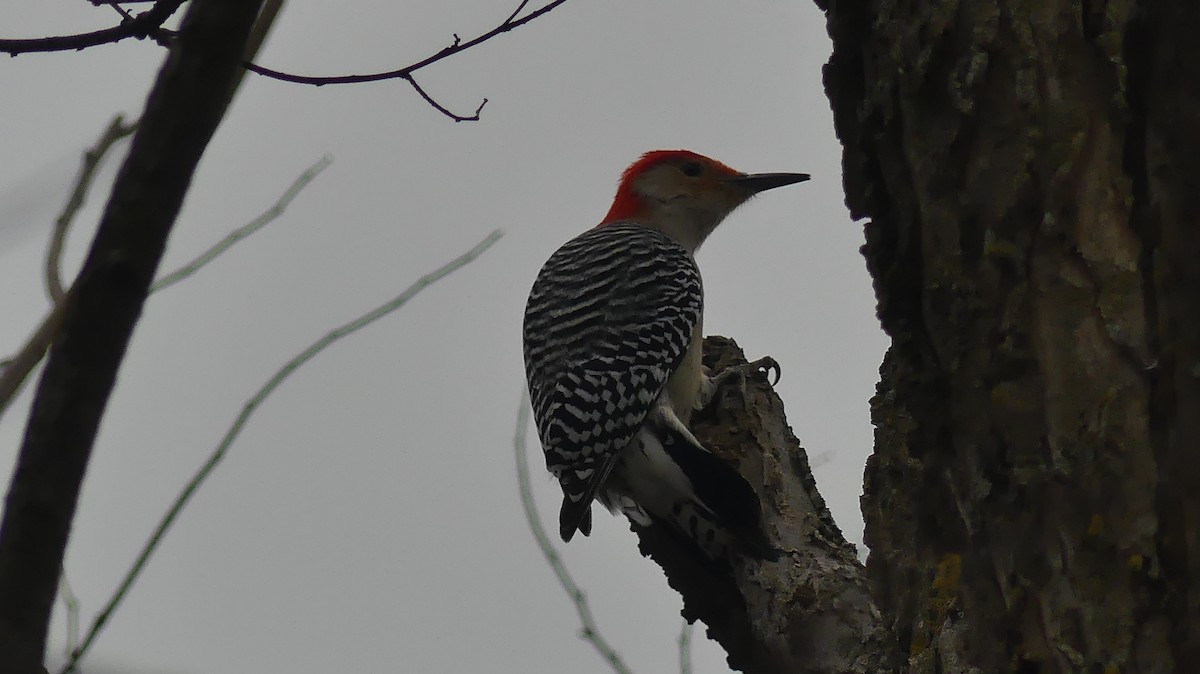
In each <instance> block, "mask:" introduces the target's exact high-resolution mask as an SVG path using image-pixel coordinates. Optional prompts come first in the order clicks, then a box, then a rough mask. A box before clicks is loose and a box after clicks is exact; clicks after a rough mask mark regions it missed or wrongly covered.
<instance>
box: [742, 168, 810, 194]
mask: <svg viewBox="0 0 1200 674" xmlns="http://www.w3.org/2000/svg"><path fill="white" fill-rule="evenodd" d="M808 178H809V175H808V174H807V173H743V174H742V175H738V176H733V177H730V178H726V179H725V182H727V183H730V184H731V185H737V186H738V187H741V188H742V189H744V190H747V191H749V192H750V193H751V194H758V193H759V192H765V191H767V190H773V189H775V188H776V187H783V186H784V185H792V184H795V183H802V182H804V181H805V180H808Z"/></svg>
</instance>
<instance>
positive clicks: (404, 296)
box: [60, 229, 503, 674]
mask: <svg viewBox="0 0 1200 674" xmlns="http://www.w3.org/2000/svg"><path fill="white" fill-rule="evenodd" d="M502 235H503V232H502V231H501V230H498V229H497V230H495V231H493V232H492V233H491V234H488V235H487V237H485V238H484V239H483V240H482V241H480V242H479V243H478V244H476V245H475V247H474V248H472V249H471V250H469V251H467V252H465V253H463V254H462V255H459V256H458V257H456V258H454V259H453V260H451V261H449V262H447V263H446V264H444V265H442V266H441V267H438V268H437V269H436V270H434V271H432V272H430V273H428V274H426V275H424V276H422V277H421V278H419V279H417V281H416V282H415V283H413V284H412V285H410V286H409V287H408V288H406V289H405V290H404V292H402V293H400V294H399V295H397V296H396V297H394V298H392V299H391V300H389V301H388V302H386V303H385V304H382V305H380V306H378V307H376V308H374V309H372V310H370V311H368V312H367V313H365V314H363V315H361V316H359V317H358V318H355V319H354V320H352V321H350V322H348V323H345V324H343V325H340V326H338V327H336V328H334V329H333V330H330V331H329V332H328V333H326V334H325V335H324V336H323V337H321V338H320V339H318V340H317V341H315V342H313V343H312V344H311V345H309V346H308V348H306V349H304V350H303V351H301V352H300V353H298V354H296V355H295V356H293V357H292V358H291V359H290V360H288V361H287V362H286V363H284V365H283V367H281V368H279V369H278V370H276V371H275V373H274V374H272V375H271V377H270V378H269V379H267V381H266V383H264V384H263V385H262V386H261V387H260V388H259V389H258V391H256V392H255V393H254V395H252V396H250V399H249V400H247V401H246V403H245V404H244V405H243V406H242V410H241V412H240V413H238V415H237V417H236V418H235V419H234V421H233V424H232V425H230V427H229V430H227V431H226V432H225V436H224V437H222V438H221V442H220V443H218V444H217V446H216V448H215V449H214V450H213V451H212V453H211V454H210V455H209V457H208V459H207V460H206V461H205V462H204V463H203V464H202V465H201V466H200V468H199V469H198V470H197V471H196V473H195V474H194V475H192V478H191V479H190V480H188V482H187V484H186V485H184V487H183V489H182V490H181V491H180V492H179V494H178V495H177V496H176V497H175V500H174V501H173V502H172V503H171V506H170V507H169V508H167V511H166V513H164V514H163V516H162V518H161V519H160V520H159V522H158V525H157V526H156V527H155V528H154V531H153V532H152V533H151V534H150V537H149V538H148V539H147V540H146V543H145V544H144V545H143V546H142V549H141V552H139V553H138V556H137V559H135V560H134V562H133V565H132V566H130V568H129V570H128V571H127V572H126V573H125V576H124V578H122V579H121V583H120V584H119V585H118V586H117V589H116V591H115V592H113V594H112V596H111V597H109V599H108V601H107V602H106V603H105V605H104V607H103V608H102V609H101V610H100V612H99V613H97V614H96V618H95V619H94V620H93V621H92V625H91V628H90V629H89V630H88V633H87V636H85V637H84V639H83V642H82V643H81V644H80V645H79V647H78V648H76V649H75V650H74V651H72V652H71V655H70V657H69V658H68V660H67V663H66V664H65V665H63V668H62V670H61V673H60V674H67V673H68V672H72V671H74V670H75V667H76V665H77V664H78V663H79V660H80V659H81V658H82V657H83V656H84V654H86V653H87V650H88V648H90V647H91V645H92V642H94V641H95V640H96V637H97V635H99V634H100V631H101V630H103V629H104V626H105V625H106V624H107V623H108V620H109V618H111V617H112V615H113V613H114V612H115V611H116V610H117V607H118V606H120V605H121V602H122V601H123V600H124V599H125V595H126V594H128V593H129V590H130V588H132V587H133V585H134V583H135V582H137V579H138V577H139V576H141V573H142V570H143V569H144V568H145V567H146V564H147V562H149V561H150V557H151V555H153V554H154V552H155V551H156V550H158V546H159V544H160V543H161V542H162V539H163V537H164V536H166V534H167V532H168V531H169V530H170V529H171V526H172V525H174V524H175V521H176V519H178V518H179V515H180V513H182V512H183V509H184V508H185V507H186V506H187V504H188V503H189V502H190V501H191V499H192V497H193V496H194V495H195V494H196V491H197V490H199V489H200V487H201V485H203V484H204V482H205V481H206V480H207V479H208V478H209V476H210V475H212V473H213V471H214V470H215V469H216V468H217V466H218V465H219V464H220V463H221V461H222V460H223V459H224V458H225V454H226V453H227V452H228V451H229V448H230V446H232V445H233V442H234V440H236V439H237V437H238V435H240V434H241V432H242V429H243V428H245V426H246V423H247V422H248V421H249V420H250V417H251V416H252V415H253V414H254V412H255V410H257V409H258V407H259V406H260V405H262V403H263V401H265V400H266V399H267V398H268V397H269V396H270V395H271V394H272V393H274V392H275V390H276V389H277V388H279V386H280V384H282V383H283V382H284V381H286V380H287V378H288V377H289V376H291V375H292V373H293V372H295V371H296V370H298V369H300V368H301V367H302V366H303V365H305V364H306V363H308V362H309V361H311V360H312V359H313V358H315V357H316V356H317V355H318V354H320V353H321V352H322V351H324V350H325V349H327V348H328V347H330V346H332V345H333V344H335V343H337V342H338V341H339V340H341V339H342V338H343V337H347V336H349V335H352V334H354V333H355V332H357V331H359V330H361V329H363V328H365V327H367V326H368V325H370V324H372V323H374V322H375V321H377V320H379V319H381V318H383V317H384V316H387V315H388V314H390V313H392V312H394V311H396V310H397V309H399V308H401V307H403V306H404V305H405V304H407V303H408V301H409V300H411V299H412V298H413V297H415V296H416V295H417V293H419V292H421V291H422V290H424V289H425V288H428V287H429V286H430V285H433V284H434V283H436V282H437V281H439V280H441V279H442V278H443V277H445V276H447V275H449V274H450V273H452V272H454V271H456V270H458V269H461V268H462V267H464V266H466V265H467V264H469V263H471V262H472V261H474V260H475V258H477V257H479V256H480V255H482V254H483V253H484V251H486V250H487V249H488V248H491V247H492V245H493V244H495V243H496V241H498V240H500V237H501V236H502Z"/></svg>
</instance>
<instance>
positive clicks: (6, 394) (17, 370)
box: [0, 301, 66, 417]
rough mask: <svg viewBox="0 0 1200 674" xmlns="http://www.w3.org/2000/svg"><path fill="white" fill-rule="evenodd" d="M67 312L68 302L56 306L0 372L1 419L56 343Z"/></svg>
mask: <svg viewBox="0 0 1200 674" xmlns="http://www.w3.org/2000/svg"><path fill="white" fill-rule="evenodd" d="M65 310H66V301H63V302H59V303H58V304H56V305H54V306H53V307H52V308H51V309H50V311H49V313H47V314H46V316H45V318H43V319H42V322H41V324H40V325H38V327H37V330H34V331H33V334H32V335H30V336H29V339H27V340H25V344H23V345H22V346H21V350H20V351H17V353H16V354H15V355H13V356H12V357H10V358H9V359H8V361H7V362H6V363H5V366H4V371H3V372H0V417H3V416H4V413H5V412H6V411H7V410H8V406H9V404H11V403H12V401H13V398H16V397H17V394H18V393H20V392H21V385H22V384H24V383H25V380H26V379H27V378H28V377H29V373H30V372H33V368H35V367H37V364H38V363H40V362H42V357H43V356H45V355H46V349H48V348H50V342H52V341H54V335H56V334H58V326H59V325H60V324H61V323H62V317H63V313H64V311H65Z"/></svg>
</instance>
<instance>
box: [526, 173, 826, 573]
mask: <svg viewBox="0 0 1200 674" xmlns="http://www.w3.org/2000/svg"><path fill="white" fill-rule="evenodd" d="M807 179H808V176H807V175H805V174H802V173H760V174H745V173H740V172H738V171H735V170H733V169H731V168H729V167H728V166H726V165H724V164H722V163H720V162H718V161H715V160H712V159H709V158H707V157H703V156H701V155H698V154H696V153H694V152H688V151H685V150H659V151H656V152H649V153H647V154H645V155H643V156H642V157H641V158H640V159H638V161H636V162H635V163H634V164H633V165H632V166H630V167H629V168H628V169H626V171H625V173H624V175H622V177H621V183H620V185H619V187H618V188H617V195H616V198H615V199H614V200H613V204H612V208H611V209H609V211H608V215H606V216H605V217H604V220H602V221H601V223H600V224H599V225H598V226H597V227H595V228H594V229H591V230H589V231H587V232H585V233H583V234H581V235H580V236H577V237H575V238H574V239H572V240H571V241H569V242H567V243H566V244H565V245H563V246H562V247H561V248H559V249H558V251H557V252H555V253H554V255H552V256H551V257H550V259H549V260H548V261H547V262H546V264H545V265H544V266H543V267H542V270H541V272H539V273H538V277H537V280H536V281H535V282H534V284H533V290H532V291H531V292H530V294H529V302H528V304H527V306H526V308H525V330H524V332H525V373H526V376H527V378H528V382H529V395H530V399H531V400H532V402H533V411H534V416H535V419H536V421H537V428H538V434H539V435H540V437H541V441H542V447H543V449H544V450H545V453H546V468H547V469H549V471H550V472H551V473H553V474H554V476H555V477H557V478H558V481H559V483H560V485H561V486H562V490H563V502H562V510H561V511H560V513H559V533H560V534H561V536H562V539H563V540H564V541H570V540H571V537H572V536H574V535H575V531H576V530H578V531H581V532H583V534H584V535H585V536H586V535H588V534H590V533H591V529H592V517H591V505H592V500H593V499H596V498H599V499H600V501H601V502H602V503H604V504H605V505H606V506H608V508H609V510H612V511H614V512H616V511H620V512H623V513H625V514H626V515H627V516H628V517H629V519H631V520H633V521H634V522H636V523H638V524H640V525H643V526H649V525H650V524H652V522H653V521H654V520H659V521H662V522H665V523H667V524H668V525H669V526H672V527H674V528H675V529H677V530H679V531H680V532H682V533H683V534H684V535H686V536H687V537H688V538H690V539H691V540H693V541H695V542H696V543H697V544H698V545H699V547H700V548H701V550H703V551H704V552H705V554H707V555H708V556H710V557H713V558H719V557H722V556H724V555H726V554H728V553H729V552H730V551H732V550H734V549H737V550H739V551H740V552H742V553H744V554H750V555H753V556H758V557H771V556H773V552H774V550H773V548H771V546H770V545H769V544H768V543H767V541H766V538H765V536H764V534H763V533H762V531H761V529H760V528H759V502H758V497H757V496H756V494H755V492H754V490H753V488H752V487H751V486H750V485H749V484H748V483H747V482H746V480H745V479H743V478H742V477H741V476H740V475H739V474H738V473H737V471H735V470H734V469H733V467H731V466H729V465H728V464H726V463H725V462H723V461H722V460H720V459H718V458H717V457H716V456H714V455H713V454H712V453H710V452H709V451H708V450H707V449H705V448H704V447H703V446H702V445H701V444H700V442H699V441H698V440H696V438H695V436H694V435H692V433H691V431H690V430H688V424H689V423H690V420H691V416H692V412H693V410H696V409H700V408H702V407H703V406H705V405H706V404H708V402H709V401H710V400H711V398H712V395H713V393H714V392H715V390H716V387H717V382H718V381H719V380H721V379H722V378H724V377H727V376H729V375H740V374H742V372H743V371H744V369H743V370H729V371H726V372H722V373H719V374H717V375H716V376H715V377H710V376H709V375H708V373H707V372H706V371H705V368H704V367H703V366H702V365H701V364H700V347H701V341H702V332H701V329H702V328H701V326H702V323H703V290H702V288H701V284H700V272H699V270H698V269H697V267H696V262H695V260H694V258H693V255H694V254H695V252H696V249H697V248H699V247H700V244H702V243H703V242H704V240H705V238H707V237H708V235H709V234H711V233H712V231H713V229H715V228H716V226H717V225H718V224H720V222H721V220H723V219H724V218H725V216H727V215H729V213H730V212H731V211H733V209H735V208H737V207H738V206H739V205H741V204H742V203H744V202H745V201H746V200H747V199H749V198H750V197H752V196H754V195H755V194H757V193H759V192H762V191H764V190H768V189H771V188H774V187H781V186H783V185H790V184H792V183H798V182H801V181H803V180H807ZM746 367H747V368H752V369H764V368H774V369H776V371H778V365H776V364H775V361H774V360H771V359H770V358H764V359H762V360H760V361H756V362H754V363H751V364H749V366H746Z"/></svg>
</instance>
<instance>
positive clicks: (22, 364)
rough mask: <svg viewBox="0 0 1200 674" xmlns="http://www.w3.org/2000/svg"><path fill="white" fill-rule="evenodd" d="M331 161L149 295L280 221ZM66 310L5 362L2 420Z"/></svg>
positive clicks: (55, 312)
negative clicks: (271, 223) (280, 217)
mask: <svg viewBox="0 0 1200 674" xmlns="http://www.w3.org/2000/svg"><path fill="white" fill-rule="evenodd" d="M332 161H333V160H332V159H331V158H329V157H323V158H322V159H320V160H318V161H317V162H316V163H315V164H313V165H312V166H310V167H309V168H308V169H307V170H305V171H304V173H301V174H300V175H299V176H298V177H297V178H296V180H295V181H293V182H292V184H291V185H290V186H289V187H288V189H287V190H286V191H285V192H284V193H283V194H282V195H281V196H280V197H279V199H278V200H277V201H276V202H275V204H273V205H272V206H271V207H270V208H268V209H267V210H266V211H264V212H263V213H261V214H260V215H259V216H258V217H256V218H254V219H253V220H251V221H250V222H248V223H247V224H245V225H243V226H241V227H239V228H237V229H235V230H234V231H232V232H230V233H229V234H227V235H226V236H225V237H224V238H223V239H221V240H220V241H218V242H217V243H216V244H214V245H213V246H212V247H211V248H209V249H208V250H206V251H204V252H203V253H201V254H200V255H198V256H197V257H196V258H195V259H193V260H192V261H191V262H188V263H187V264H185V265H183V266H182V267H180V268H178V269H176V270H175V271H173V272H171V273H169V274H166V275H165V276H163V277H162V278H161V279H159V280H158V281H156V282H155V283H154V285H152V286H151V287H150V292H152V293H153V292H158V291H159V290H162V289H164V288H167V287H170V286H172V285H174V284H175V283H178V282H179V281H182V280H183V279H185V278H187V277H189V276H191V275H192V274H195V273H196V272H197V271H199V270H200V269H201V268H202V267H204V266H205V265H207V264H208V263H210V262H212V261H213V260H214V259H215V258H217V257H218V256H219V255H221V254H222V253H224V252H225V251H226V250H228V249H229V248H230V247H231V246H233V245H234V244H236V243H238V242H240V241H242V240H243V239H245V238H246V237H248V236H250V235H251V234H253V233H255V232H257V231H258V230H260V229H262V228H263V227H265V226H266V225H267V224H269V223H270V222H272V221H273V220H275V219H276V218H278V217H279V216H280V215H282V214H283V212H284V210H285V209H286V208H287V207H288V205H290V204H291V202H292V201H293V200H294V199H295V198H296V196H297V195H298V193H299V192H300V191H301V190H302V189H304V187H306V186H307V185H308V184H309V183H310V182H312V180H313V179H314V178H316V176H317V175H318V174H319V173H320V172H321V171H323V170H324V169H325V168H326V167H327V166H329V164H330V163H332ZM60 245H61V244H60ZM68 292H69V291H68ZM63 310H64V307H63V303H62V302H59V303H58V304H57V305H55V306H54V307H52V308H51V309H50V311H49V312H48V313H47V314H46V316H45V318H43V319H42V322H41V324H40V325H39V326H38V328H37V330H35V331H34V332H33V334H32V335H30V336H29V338H28V339H27V340H26V341H25V344H24V345H22V346H21V349H20V350H19V351H18V352H17V353H16V354H14V355H13V356H12V357H10V358H8V359H7V360H6V361H4V363H3V365H4V369H3V370H2V371H0V417H3V416H4V413H5V412H6V411H7V410H8V406H9V405H10V404H11V403H12V401H13V399H14V398H15V397H16V396H17V394H18V393H20V391H21V386H22V384H24V383H25V380H26V379H28V378H29V373H30V372H32V371H33V368H35V367H37V364H38V363H40V362H41V361H42V358H43V357H45V355H46V350H47V349H48V348H50V344H51V342H53V341H54V336H55V335H56V334H57V333H58V324H59V321H61V319H62V313H63Z"/></svg>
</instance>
